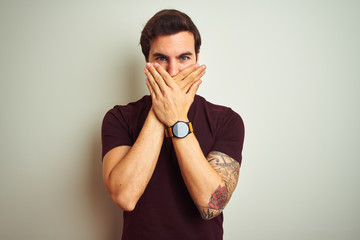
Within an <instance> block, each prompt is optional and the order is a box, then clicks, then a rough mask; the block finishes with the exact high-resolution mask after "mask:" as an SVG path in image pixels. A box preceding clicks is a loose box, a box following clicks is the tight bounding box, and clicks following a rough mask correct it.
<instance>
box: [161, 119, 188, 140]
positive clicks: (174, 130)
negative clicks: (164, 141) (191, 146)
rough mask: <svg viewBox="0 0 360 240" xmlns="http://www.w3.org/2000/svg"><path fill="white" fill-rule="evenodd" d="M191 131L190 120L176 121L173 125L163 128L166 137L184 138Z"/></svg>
mask: <svg viewBox="0 0 360 240" xmlns="http://www.w3.org/2000/svg"><path fill="white" fill-rule="evenodd" d="M192 132H193V127H192V124H191V122H183V121H177V122H176V123H175V124H174V125H173V126H171V127H168V128H166V129H165V136H166V137H176V138H184V137H186V136H187V135H189V134H190V133H192Z"/></svg>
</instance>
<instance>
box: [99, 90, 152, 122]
mask: <svg viewBox="0 0 360 240" xmlns="http://www.w3.org/2000/svg"><path fill="white" fill-rule="evenodd" d="M150 107H151V98H150V96H148V95H146V96H144V97H142V98H141V99H139V100H137V101H135V102H130V103H128V104H126V105H115V106H114V107H113V108H112V109H110V110H108V111H107V113H106V114H105V117H104V120H106V119H107V118H113V119H114V118H115V119H118V120H128V119H130V118H133V117H136V116H138V115H141V113H143V112H145V110H146V109H149V108H150ZM146 112H147V111H146Z"/></svg>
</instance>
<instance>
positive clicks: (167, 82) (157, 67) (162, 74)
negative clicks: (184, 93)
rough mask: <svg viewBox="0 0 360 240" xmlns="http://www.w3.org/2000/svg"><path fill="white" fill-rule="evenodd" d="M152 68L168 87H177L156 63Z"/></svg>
mask: <svg viewBox="0 0 360 240" xmlns="http://www.w3.org/2000/svg"><path fill="white" fill-rule="evenodd" d="M154 67H155V69H156V71H157V72H158V73H159V74H160V75H161V77H162V79H163V80H164V82H165V84H166V85H167V86H168V87H170V88H174V87H176V86H177V85H176V83H175V81H174V80H173V78H172V77H171V76H170V74H169V73H168V72H167V71H166V70H165V69H164V68H163V67H161V66H160V65H159V64H158V63H154Z"/></svg>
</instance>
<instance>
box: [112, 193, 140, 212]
mask: <svg viewBox="0 0 360 240" xmlns="http://www.w3.org/2000/svg"><path fill="white" fill-rule="evenodd" d="M111 199H112V200H113V202H114V203H115V204H116V205H117V206H118V207H119V208H121V209H122V210H124V211H127V212H132V211H133V210H134V209H135V206H136V203H137V201H135V200H132V199H131V198H128V197H126V196H124V194H111Z"/></svg>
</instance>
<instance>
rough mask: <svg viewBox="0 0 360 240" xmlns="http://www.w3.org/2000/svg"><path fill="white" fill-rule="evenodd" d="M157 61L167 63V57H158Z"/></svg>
mask: <svg viewBox="0 0 360 240" xmlns="http://www.w3.org/2000/svg"><path fill="white" fill-rule="evenodd" d="M156 61H159V62H165V61H166V58H165V57H157V58H156Z"/></svg>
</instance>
